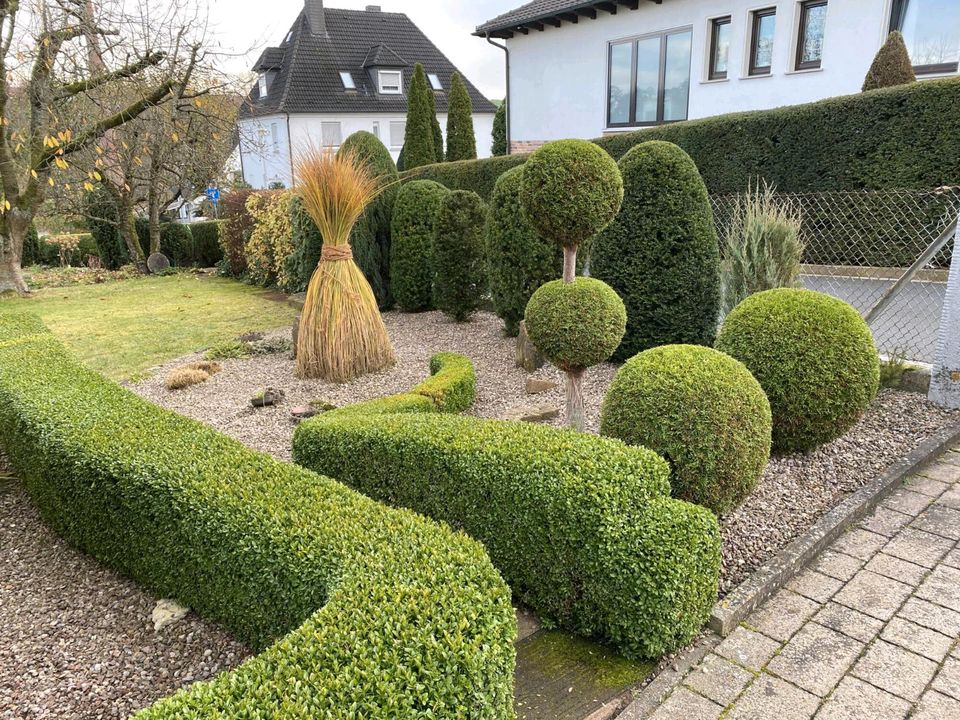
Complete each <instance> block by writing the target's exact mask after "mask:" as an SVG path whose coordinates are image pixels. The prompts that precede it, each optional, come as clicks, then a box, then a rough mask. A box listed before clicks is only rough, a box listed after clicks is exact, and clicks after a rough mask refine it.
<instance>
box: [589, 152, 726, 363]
mask: <svg viewBox="0 0 960 720" xmlns="http://www.w3.org/2000/svg"><path fill="white" fill-rule="evenodd" d="M620 170H621V172H622V173H623V178H624V184H625V186H626V195H625V200H624V204H623V209H622V210H621V212H620V215H619V216H618V217H617V219H616V220H615V221H614V223H613V224H612V225H611V226H610V227H609V228H607V229H606V230H605V231H604V232H603V233H601V234H600V235H599V236H598V237H597V239H596V240H595V241H594V246H593V251H592V253H591V256H590V270H591V273H592V274H593V276H594V277H596V278H597V279H599V280H603V281H604V282H606V283H608V284H609V285H610V286H611V287H612V288H613V289H614V290H616V292H617V293H618V294H619V295H620V297H622V298H623V300H624V302H625V303H626V305H627V318H628V320H627V334H626V337H624V339H623V344H622V345H621V346H620V348H619V350H617V354H616V358H617V359H621V360H622V359H626V358H629V357H632V356H633V355H636V354H637V353H639V352H642V351H644V350H647V349H649V348H652V347H656V346H658V345H673V344H691V345H712V344H713V340H714V338H715V337H716V332H717V319H718V317H719V314H720V252H719V248H718V245H717V233H716V229H715V227H714V224H713V211H712V209H711V207H710V198H709V197H708V195H707V188H706V187H705V186H704V184H703V180H702V179H701V178H700V174H699V173H698V172H697V166H696V165H694V164H693V161H692V160H691V159H690V156H689V155H687V154H686V153H685V152H684V151H683V150H681V149H680V148H678V147H677V146H676V145H672V144H670V143H665V142H657V141H654V142H649V143H643V144H642V145H638V146H637V147H635V148H633V149H632V150H631V151H630V152H629V153H627V154H626V155H625V156H624V157H623V159H622V160H621V161H620Z"/></svg>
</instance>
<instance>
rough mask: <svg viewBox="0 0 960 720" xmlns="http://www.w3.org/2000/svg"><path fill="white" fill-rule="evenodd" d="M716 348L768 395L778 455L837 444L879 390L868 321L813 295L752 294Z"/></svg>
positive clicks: (785, 292) (835, 302)
mask: <svg viewBox="0 0 960 720" xmlns="http://www.w3.org/2000/svg"><path fill="white" fill-rule="evenodd" d="M716 347H717V349H718V350H720V351H722V352H725V353H727V354H728V355H732V356H733V357H735V358H736V359H737V360H739V361H740V362H742V363H743V364H744V365H746V366H747V368H748V369H749V370H750V372H751V373H753V376H754V377H755V378H756V379H757V380H758V381H759V382H760V385H761V386H762V387H763V389H764V392H766V393H767V397H768V398H769V399H770V408H771V410H772V411H773V448H774V451H775V452H778V453H788V452H795V451H803V450H810V449H812V448H815V447H817V446H818V445H822V444H824V443H826V442H830V441H831V440H834V439H836V438H838V437H840V436H841V435H843V434H844V433H845V432H846V431H847V430H849V429H850V428H851V427H853V425H854V424H855V423H856V422H857V420H859V419H860V416H861V415H863V412H864V411H865V410H866V409H867V407H868V406H869V405H870V403H871V402H873V399H874V398H875V397H876V396H877V391H878V389H879V385H880V358H879V356H878V355H877V351H876V348H875V347H874V344H873V335H872V334H871V333H870V328H869V327H867V324H866V323H865V322H864V321H863V318H861V317H860V314H859V313H858V312H857V311H856V310H854V309H853V308H852V307H850V306H849V305H848V304H847V303H845V302H843V301H842V300H837V299H836V298H833V297H830V296H829V295H824V294H822V293H817V292H813V291H811V290H795V289H784V288H781V289H777V290H767V291H766V292H761V293H757V294H756V295H751V296H750V297H748V298H747V299H746V300H744V301H743V302H742V303H740V304H739V305H738V306H737V307H736V308H734V310H733V312H731V313H730V314H729V315H728V316H727V319H726V321H725V322H724V324H723V328H722V329H721V330H720V335H719V337H718V338H717V345H716Z"/></svg>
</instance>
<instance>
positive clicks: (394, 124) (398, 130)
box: [390, 120, 407, 148]
mask: <svg viewBox="0 0 960 720" xmlns="http://www.w3.org/2000/svg"><path fill="white" fill-rule="evenodd" d="M406 134H407V123H406V122H404V121H403V120H391V121H390V147H392V148H402V147H403V143H404V140H406Z"/></svg>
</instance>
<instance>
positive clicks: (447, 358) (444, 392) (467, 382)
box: [410, 353, 477, 413]
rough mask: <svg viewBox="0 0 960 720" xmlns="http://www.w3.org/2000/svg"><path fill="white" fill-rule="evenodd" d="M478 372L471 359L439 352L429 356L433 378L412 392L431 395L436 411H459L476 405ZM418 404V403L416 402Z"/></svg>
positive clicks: (425, 395) (426, 395)
mask: <svg viewBox="0 0 960 720" xmlns="http://www.w3.org/2000/svg"><path fill="white" fill-rule="evenodd" d="M476 392H477V375H476V372H475V371H474V369H473V363H472V362H470V358H467V357H464V356H463V355H457V354H456V353H437V354H436V355H434V356H433V357H432V358H431V359H430V377H429V378H428V379H427V380H424V381H423V382H422V383H420V384H419V385H417V386H416V387H415V388H413V390H411V391H410V393H411V394H413V395H422V396H423V397H426V398H429V399H430V401H431V402H432V403H433V408H434V410H436V411H437V412H445V413H459V412H463V411H464V410H466V409H468V408H469V407H470V406H471V405H473V400H474V398H475V397H476ZM417 404H419V403H417Z"/></svg>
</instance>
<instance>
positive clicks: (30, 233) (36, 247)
mask: <svg viewBox="0 0 960 720" xmlns="http://www.w3.org/2000/svg"><path fill="white" fill-rule="evenodd" d="M42 262H43V255H42V253H41V251H40V234H39V233H38V232H37V226H36V225H34V224H33V223H30V226H29V227H28V228H27V234H26V236H25V237H24V238H23V252H22V253H21V255H20V264H21V265H22V266H23V267H30V266H31V265H40V264H41V263H42Z"/></svg>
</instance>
